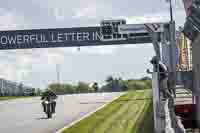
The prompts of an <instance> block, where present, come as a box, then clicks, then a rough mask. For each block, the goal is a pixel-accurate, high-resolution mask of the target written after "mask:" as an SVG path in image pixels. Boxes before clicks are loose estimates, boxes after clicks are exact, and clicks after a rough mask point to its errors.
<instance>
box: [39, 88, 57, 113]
mask: <svg viewBox="0 0 200 133" xmlns="http://www.w3.org/2000/svg"><path fill="white" fill-rule="evenodd" d="M57 98H58V96H57V95H56V94H55V93H54V92H53V91H52V90H51V89H49V88H48V89H47V90H46V91H45V92H43V93H42V97H41V100H43V101H42V106H43V109H44V112H45V110H46V109H45V107H46V106H45V103H44V101H45V100H47V101H50V100H52V101H53V102H52V106H53V108H52V111H53V113H55V108H56V101H55V99H57Z"/></svg>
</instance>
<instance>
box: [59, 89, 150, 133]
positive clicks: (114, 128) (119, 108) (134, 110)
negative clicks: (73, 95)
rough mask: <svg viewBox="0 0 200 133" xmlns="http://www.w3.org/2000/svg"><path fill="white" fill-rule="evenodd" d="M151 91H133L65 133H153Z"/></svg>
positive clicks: (64, 132)
mask: <svg viewBox="0 0 200 133" xmlns="http://www.w3.org/2000/svg"><path fill="white" fill-rule="evenodd" d="M152 123H153V119H152V100H151V91H150V90H141V91H131V92H128V93H127V94H125V95H123V96H121V97H120V98H118V99H116V100H115V101H113V102H111V103H110V104H108V105H107V106H106V107H104V108H102V109H101V110H98V111H97V112H95V113H94V114H92V115H90V116H89V117H87V118H85V119H83V120H81V121H80V122H79V123H77V124H75V125H73V126H71V127H69V128H68V129H66V130H65V131H63V133H153V124H152Z"/></svg>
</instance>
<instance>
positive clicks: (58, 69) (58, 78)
mask: <svg viewBox="0 0 200 133" xmlns="http://www.w3.org/2000/svg"><path fill="white" fill-rule="evenodd" d="M56 74H57V83H58V84H60V68H59V65H58V64H56Z"/></svg>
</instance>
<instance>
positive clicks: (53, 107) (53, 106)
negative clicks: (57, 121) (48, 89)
mask: <svg viewBox="0 0 200 133" xmlns="http://www.w3.org/2000/svg"><path fill="white" fill-rule="evenodd" d="M42 106H43V111H44V112H46V106H45V103H44V102H42ZM51 107H52V112H53V113H55V108H56V102H55V101H53V102H52V106H51Z"/></svg>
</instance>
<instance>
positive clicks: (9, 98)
mask: <svg viewBox="0 0 200 133" xmlns="http://www.w3.org/2000/svg"><path fill="white" fill-rule="evenodd" d="M31 97H33V96H0V101H5V100H13V99H19V98H31Z"/></svg>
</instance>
